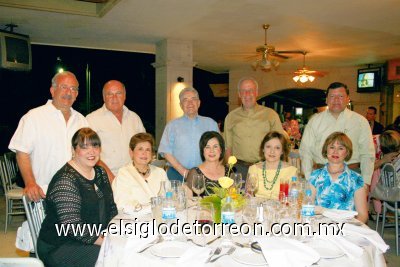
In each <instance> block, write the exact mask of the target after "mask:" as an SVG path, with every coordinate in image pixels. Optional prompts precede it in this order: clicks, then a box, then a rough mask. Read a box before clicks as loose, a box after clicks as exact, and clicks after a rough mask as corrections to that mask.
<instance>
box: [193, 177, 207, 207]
mask: <svg viewBox="0 0 400 267" xmlns="http://www.w3.org/2000/svg"><path fill="white" fill-rule="evenodd" d="M204 190H205V179H204V175H202V174H195V175H193V179H192V191H193V192H194V193H196V195H197V197H194V199H195V200H197V201H198V200H199V196H200V195H201V194H202V193H203V192H204Z"/></svg>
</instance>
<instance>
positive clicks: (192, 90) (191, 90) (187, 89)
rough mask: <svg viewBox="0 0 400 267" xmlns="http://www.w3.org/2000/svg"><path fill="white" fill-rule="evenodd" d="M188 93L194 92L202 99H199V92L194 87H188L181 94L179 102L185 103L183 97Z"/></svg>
mask: <svg viewBox="0 0 400 267" xmlns="http://www.w3.org/2000/svg"><path fill="white" fill-rule="evenodd" d="M186 92H193V93H195V94H196V96H197V98H198V99H200V97H199V92H197V90H196V89H194V88H193V87H186V88H184V89H183V90H182V91H181V92H180V93H179V101H180V102H181V103H182V101H183V95H184V94H185V93H186Z"/></svg>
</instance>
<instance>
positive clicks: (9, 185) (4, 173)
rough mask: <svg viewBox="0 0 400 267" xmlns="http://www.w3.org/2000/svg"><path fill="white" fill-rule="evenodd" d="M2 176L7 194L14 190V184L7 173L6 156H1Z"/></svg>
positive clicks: (0, 172) (0, 173)
mask: <svg viewBox="0 0 400 267" xmlns="http://www.w3.org/2000/svg"><path fill="white" fill-rule="evenodd" d="M0 176H1V185H2V186H3V189H4V193H7V192H8V191H10V190H11V189H12V182H11V178H10V175H9V174H8V171H7V166H6V161H5V158H4V156H0Z"/></svg>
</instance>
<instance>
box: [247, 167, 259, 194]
mask: <svg viewBox="0 0 400 267" xmlns="http://www.w3.org/2000/svg"><path fill="white" fill-rule="evenodd" d="M257 190H258V175H257V174H255V173H248V174H247V180H246V193H247V194H248V195H249V196H251V197H253V196H254V194H255V193H256V192H257Z"/></svg>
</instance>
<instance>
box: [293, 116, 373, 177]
mask: <svg viewBox="0 0 400 267" xmlns="http://www.w3.org/2000/svg"><path fill="white" fill-rule="evenodd" d="M333 132H343V133H345V134H346V135H347V136H348V137H349V138H350V140H351V142H352V144H353V155H352V157H351V159H350V160H349V161H348V162H347V163H348V164H352V163H358V162H359V163H360V165H361V166H360V167H361V175H362V177H363V178H364V182H365V183H366V184H370V183H371V177H372V173H373V171H374V161H375V148H374V143H373V140H372V134H371V129H370V127H369V124H368V121H367V119H365V118H364V117H363V116H361V115H360V114H358V113H356V112H354V111H351V110H349V109H347V108H346V109H345V110H344V111H342V112H341V113H340V114H339V117H338V118H337V119H336V118H335V117H334V116H332V114H331V113H330V112H329V110H325V111H324V112H321V113H318V114H316V115H314V116H313V117H312V119H311V120H310V121H309V122H308V124H307V126H306V129H305V131H304V134H303V138H302V140H301V144H300V150H299V152H300V157H301V166H302V170H303V172H304V174H305V176H306V178H307V179H308V178H309V176H310V173H311V171H312V170H313V162H315V163H318V164H325V163H327V159H325V158H323V157H322V147H323V145H324V142H325V140H326V138H327V137H328V136H329V135H330V134H331V133H333Z"/></svg>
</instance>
